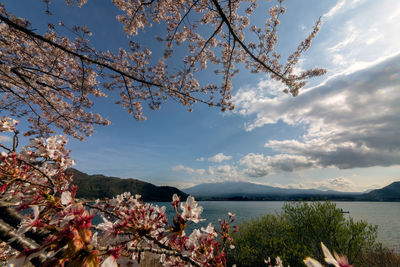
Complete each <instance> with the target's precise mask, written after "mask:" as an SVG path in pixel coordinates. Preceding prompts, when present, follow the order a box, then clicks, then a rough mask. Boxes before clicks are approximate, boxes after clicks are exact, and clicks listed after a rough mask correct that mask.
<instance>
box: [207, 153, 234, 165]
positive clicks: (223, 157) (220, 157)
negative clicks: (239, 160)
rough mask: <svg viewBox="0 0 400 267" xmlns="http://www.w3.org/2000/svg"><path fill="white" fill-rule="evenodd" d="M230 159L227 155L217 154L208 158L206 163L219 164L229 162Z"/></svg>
mask: <svg viewBox="0 0 400 267" xmlns="http://www.w3.org/2000/svg"><path fill="white" fill-rule="evenodd" d="M230 159H232V156H227V155H224V154H223V153H218V154H216V155H214V156H212V157H210V158H208V161H209V162H217V163H219V162H222V161H225V160H230Z"/></svg>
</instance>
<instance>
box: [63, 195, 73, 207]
mask: <svg viewBox="0 0 400 267" xmlns="http://www.w3.org/2000/svg"><path fill="white" fill-rule="evenodd" d="M71 201H72V197H71V192H68V191H64V192H62V194H61V204H62V205H64V206H65V205H68V204H69V203H71Z"/></svg>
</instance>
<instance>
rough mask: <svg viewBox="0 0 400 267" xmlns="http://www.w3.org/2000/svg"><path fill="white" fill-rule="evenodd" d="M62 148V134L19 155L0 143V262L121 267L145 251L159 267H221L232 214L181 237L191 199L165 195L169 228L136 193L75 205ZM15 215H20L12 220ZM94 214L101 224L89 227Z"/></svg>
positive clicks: (197, 217) (197, 211) (194, 206)
mask: <svg viewBox="0 0 400 267" xmlns="http://www.w3.org/2000/svg"><path fill="white" fill-rule="evenodd" d="M10 122H13V121H12V120H11V119H10V118H2V120H1V121H0V129H1V132H5V131H10V130H13V131H14V133H15V134H17V133H18V132H17V130H16V129H15V128H14V126H13V125H14V124H15V123H10ZM66 143H67V140H66V139H65V138H64V137H62V136H53V137H49V138H47V139H43V138H35V139H32V140H31V142H30V143H29V144H28V145H27V146H26V147H24V148H22V149H21V151H20V152H16V151H15V149H13V148H7V147H6V146H5V145H3V144H0V145H1V147H2V148H3V149H5V150H6V151H3V152H1V155H0V208H1V209H2V210H3V209H5V210H8V211H7V212H6V213H3V212H2V213H1V215H0V226H1V227H0V231H2V232H1V234H2V235H5V236H8V238H9V239H6V240H3V241H5V242H7V246H6V245H2V246H1V248H0V253H1V255H0V258H1V259H2V260H7V262H8V263H9V264H14V266H23V265H24V264H26V263H27V262H29V261H31V262H35V261H36V264H39V265H46V266H48V265H64V264H72V265H74V266H104V267H105V266H126V265H129V264H133V263H137V262H140V258H141V255H142V253H143V252H150V253H153V254H155V255H158V256H159V259H160V262H161V263H162V264H163V265H164V266H226V259H225V257H226V253H225V250H226V249H227V248H229V247H231V248H232V247H233V246H232V241H233V240H232V238H231V236H230V232H231V231H232V229H231V227H230V224H231V223H232V222H233V221H234V217H233V215H232V214H229V216H228V219H227V220H220V221H219V225H220V227H219V229H217V228H216V227H214V226H213V225H212V224H209V225H208V226H207V227H206V228H200V229H194V230H193V232H192V233H190V234H188V235H187V234H186V232H185V230H186V228H187V226H188V225H189V224H191V223H198V222H199V221H201V220H202V219H201V213H202V211H203V208H202V207H200V206H199V205H198V203H197V202H196V201H195V199H194V198H193V197H191V196H189V197H188V198H187V200H186V201H185V202H181V199H180V198H179V197H178V196H177V195H174V196H173V198H172V205H173V207H174V209H175V212H176V216H175V217H174V220H173V223H172V224H169V223H168V220H167V217H166V214H165V211H166V208H165V207H159V206H157V205H152V204H149V203H143V202H142V201H141V198H140V195H135V196H133V195H131V194H130V193H124V194H122V195H118V196H116V197H114V198H112V199H104V200H97V201H96V202H94V203H89V202H84V201H80V200H78V199H76V198H75V195H76V190H77V187H76V186H73V185H72V184H71V182H72V177H71V176H70V175H68V174H67V173H66V170H67V168H69V167H71V166H72V165H73V164H74V161H73V160H71V158H70V156H69V151H68V150H67V149H66V148H65V145H66ZM9 210H11V211H9ZM15 210H16V211H18V212H24V214H28V215H25V216H22V217H21V214H20V215H15V214H14V213H13V212H12V211H14V212H15ZM95 216H98V217H100V218H101V219H102V222H101V223H99V224H97V225H93V223H92V222H93V218H94V217H95ZM16 221H17V223H16ZM4 227H5V228H4ZM3 229H11V231H9V232H8V233H7V232H3ZM11 247H12V248H13V249H11Z"/></svg>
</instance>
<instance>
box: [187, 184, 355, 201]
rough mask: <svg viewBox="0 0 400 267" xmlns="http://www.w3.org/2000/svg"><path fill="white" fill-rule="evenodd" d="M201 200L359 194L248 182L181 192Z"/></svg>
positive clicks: (342, 197) (345, 197)
mask: <svg viewBox="0 0 400 267" xmlns="http://www.w3.org/2000/svg"><path fill="white" fill-rule="evenodd" d="M183 191H184V192H185V193H187V194H189V195H193V196H195V197H197V198H199V199H203V200H212V199H214V200H218V199H221V200H222V199H231V200H297V199H300V198H301V199H311V198H313V199H326V198H328V199H334V200H354V198H356V197H357V196H359V195H361V193H348V192H338V191H333V190H328V191H323V190H317V189H287V188H279V187H272V186H267V185H260V184H254V183H248V182H223V183H205V184H199V185H196V186H193V187H191V188H187V189H184V190H183Z"/></svg>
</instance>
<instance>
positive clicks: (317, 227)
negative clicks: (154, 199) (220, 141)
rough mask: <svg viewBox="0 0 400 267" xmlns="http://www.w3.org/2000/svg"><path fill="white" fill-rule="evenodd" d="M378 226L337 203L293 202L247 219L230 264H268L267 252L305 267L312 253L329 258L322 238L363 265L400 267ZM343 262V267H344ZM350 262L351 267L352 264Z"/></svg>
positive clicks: (398, 257)
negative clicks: (349, 213) (351, 214)
mask: <svg viewBox="0 0 400 267" xmlns="http://www.w3.org/2000/svg"><path fill="white" fill-rule="evenodd" d="M377 230H378V226H376V225H375V226H374V225H371V224H369V223H367V222H366V221H363V220H359V221H355V220H354V219H353V218H351V217H345V216H344V215H343V213H342V210H341V209H339V208H337V207H336V204H335V203H332V202H330V201H325V202H287V203H285V204H284V206H283V207H282V211H281V212H279V213H276V214H275V215H272V214H267V215H262V216H259V217H256V218H253V219H250V220H245V221H244V222H242V223H241V224H240V225H239V228H238V232H236V233H235V234H234V235H233V239H234V246H235V249H234V250H229V251H228V257H227V260H228V265H229V266H230V265H231V264H236V265H237V266H243V267H246V266H248V267H252V266H265V264H264V259H265V257H266V255H267V256H268V257H269V258H271V259H274V258H276V257H280V259H281V260H282V262H283V265H284V266H287V265H290V266H304V263H303V261H302V260H301V259H303V258H305V257H307V255H308V256H310V257H312V258H314V259H316V260H318V261H319V262H323V261H324V256H323V255H324V253H322V251H321V247H320V244H321V242H322V243H324V244H325V245H326V244H328V246H329V247H330V248H331V251H334V252H335V253H338V254H339V255H345V257H346V258H347V259H348V262H349V263H351V264H353V265H352V266H357V267H375V266H376V267H378V266H379V267H398V266H400V254H399V253H397V252H395V250H394V249H390V248H388V247H385V246H384V245H382V243H380V242H378V241H377V238H378V231H377ZM340 266H342V265H340ZM346 266H347V265H346Z"/></svg>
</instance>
